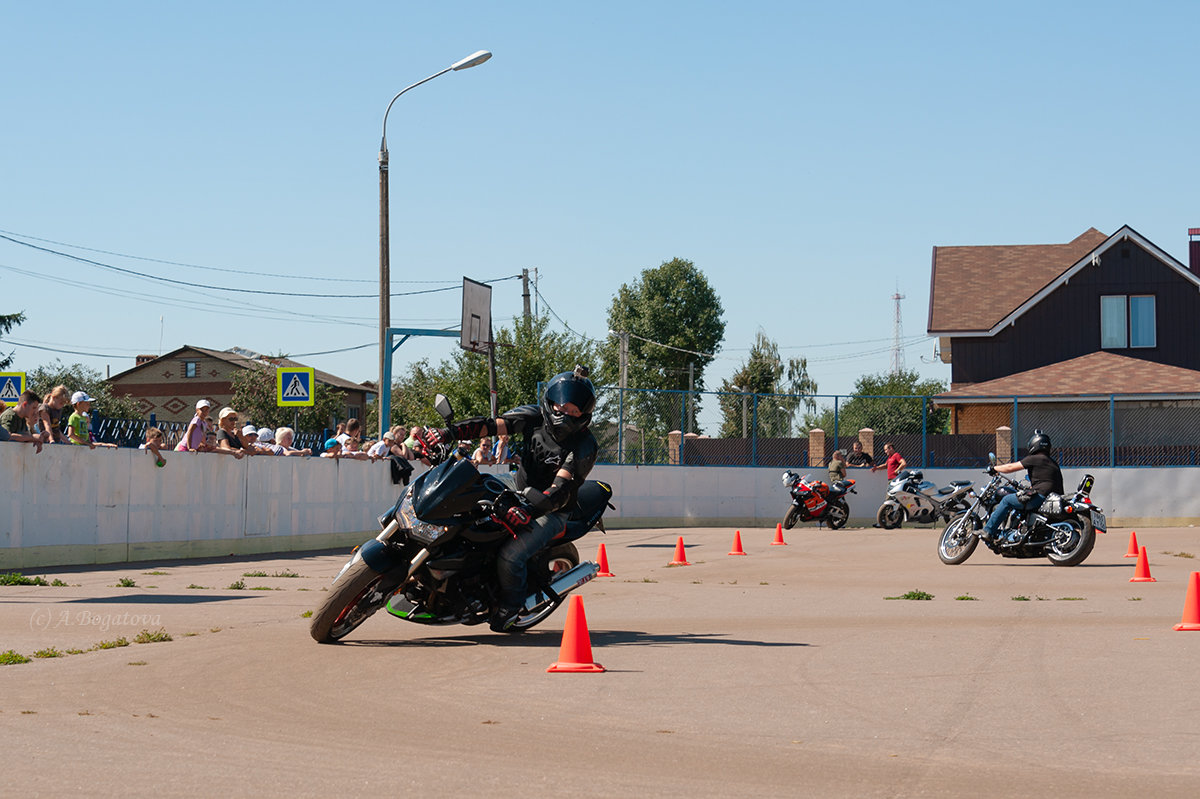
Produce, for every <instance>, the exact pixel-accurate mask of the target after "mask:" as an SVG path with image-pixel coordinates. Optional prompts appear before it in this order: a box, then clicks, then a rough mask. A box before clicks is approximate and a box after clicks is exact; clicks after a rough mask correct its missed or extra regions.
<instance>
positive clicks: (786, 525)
mask: <svg viewBox="0 0 1200 799" xmlns="http://www.w3.org/2000/svg"><path fill="white" fill-rule="evenodd" d="M799 519H800V506H799V505H796V504H795V503H793V504H792V507H790V508H788V512H787V513H785V514H784V516H783V521H782V522H780V524H782V525H783V529H784V530H791V529H792V528H793V527H795V526H796V522H797V521H799Z"/></svg>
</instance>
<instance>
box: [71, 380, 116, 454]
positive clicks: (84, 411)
mask: <svg viewBox="0 0 1200 799" xmlns="http://www.w3.org/2000/svg"><path fill="white" fill-rule="evenodd" d="M95 401H96V400H95V398H94V397H89V396H88V393H87V392H86V391H76V392H75V393H74V394H72V395H71V406H72V407H73V408H74V409H75V412H74V413H73V414H71V417H70V418H69V419H67V438H69V439H70V440H71V443H72V444H78V445H79V446H81V447H88V448H89V449H95V448H96V447H109V448H112V449H116V447H117V445H116V444H104V443H97V442H96V441H94V440H93V439H92V417H91V415H90V414H91V410H92V403H93V402H95Z"/></svg>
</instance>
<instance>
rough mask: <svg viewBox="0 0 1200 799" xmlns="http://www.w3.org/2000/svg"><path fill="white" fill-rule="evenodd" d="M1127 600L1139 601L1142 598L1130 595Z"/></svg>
mask: <svg viewBox="0 0 1200 799" xmlns="http://www.w3.org/2000/svg"><path fill="white" fill-rule="evenodd" d="M1129 601H1130V602H1141V601H1142V598H1141V597H1140V596H1131V597H1129Z"/></svg>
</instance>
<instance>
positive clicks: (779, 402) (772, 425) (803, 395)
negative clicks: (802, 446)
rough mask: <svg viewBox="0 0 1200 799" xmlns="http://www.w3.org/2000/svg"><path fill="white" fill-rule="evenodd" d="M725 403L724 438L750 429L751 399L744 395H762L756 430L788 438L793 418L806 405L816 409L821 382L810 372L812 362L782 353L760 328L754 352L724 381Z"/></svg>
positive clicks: (722, 402)
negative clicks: (782, 354) (786, 356)
mask: <svg viewBox="0 0 1200 799" xmlns="http://www.w3.org/2000/svg"><path fill="white" fill-rule="evenodd" d="M721 391H722V392H726V393H722V394H721V396H720V399H719V402H720V406H721V418H722V422H721V431H720V434H719V435H720V436H721V437H722V438H738V437H741V435H742V431H743V429H748V427H749V424H750V423H749V419H747V418H743V417H746V416H748V415H749V414H750V413H751V410H750V407H749V401H744V400H743V397H742V395H744V394H758V395H765V396H760V397H758V398H757V400H754V402H755V406H754V407H755V411H754V413H755V417H756V426H755V431H756V433H757V435H759V436H761V437H763V438H788V437H791V435H792V419H793V418H794V417H795V414H796V411H797V409H798V408H800V407H801V405H803V406H804V407H805V408H807V409H808V410H809V411H810V412H811V411H812V410H815V409H816V406H817V405H816V401H815V400H814V399H813V398H812V395H813V394H815V393H816V392H817V383H816V381H815V380H813V379H812V378H811V377H810V376H809V374H808V361H807V360H805V359H804V358H788V359H787V361H786V362H785V361H784V360H783V359H782V358H780V356H779V345H778V344H776V343H775V342H774V341H773V340H772V339H770V338H769V337H768V336H767V334H766V333H764V332H763V331H762V330H759V331H758V332H757V333H756V334H755V335H754V345H753V346H752V347H750V355H749V357H747V358H746V362H745V363H744V364H742V366H741V368H739V369H738V370H737V371H736V372H734V373H733V376H732V377H730V378H729V379H728V380H725V381H722V383H721Z"/></svg>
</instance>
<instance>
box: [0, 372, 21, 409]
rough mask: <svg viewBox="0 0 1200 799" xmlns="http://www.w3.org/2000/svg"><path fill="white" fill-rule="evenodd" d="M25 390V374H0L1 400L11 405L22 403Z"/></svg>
mask: <svg viewBox="0 0 1200 799" xmlns="http://www.w3.org/2000/svg"><path fill="white" fill-rule="evenodd" d="M24 390H25V373H24V372H0V400H3V401H4V402H6V403H8V404H10V405H12V404H14V403H17V402H20V401H21V392H23V391H24Z"/></svg>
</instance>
